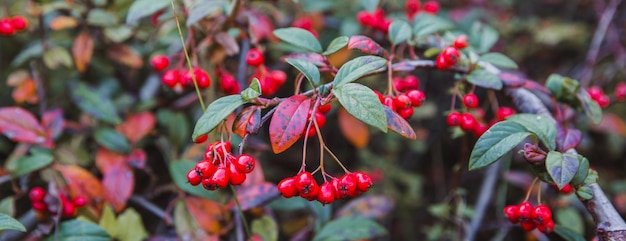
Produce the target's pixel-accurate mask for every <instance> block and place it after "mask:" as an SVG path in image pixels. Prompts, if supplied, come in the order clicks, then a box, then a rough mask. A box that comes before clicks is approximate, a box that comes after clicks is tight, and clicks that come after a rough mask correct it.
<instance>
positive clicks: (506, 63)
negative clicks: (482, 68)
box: [478, 53, 518, 69]
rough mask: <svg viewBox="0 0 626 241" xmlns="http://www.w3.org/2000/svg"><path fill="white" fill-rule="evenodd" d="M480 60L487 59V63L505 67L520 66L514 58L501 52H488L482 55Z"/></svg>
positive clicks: (514, 67)
mask: <svg viewBox="0 0 626 241" xmlns="http://www.w3.org/2000/svg"><path fill="white" fill-rule="evenodd" d="M478 60H480V61H485V62H487V63H490V64H493V65H495V66H499V67H503V68H510V69H517V68H518V66H517V64H516V63H515V62H514V61H513V60H512V59H510V58H509V57H507V56H506V55H504V54H501V53H486V54H483V55H482V56H480V58H479V59H478Z"/></svg>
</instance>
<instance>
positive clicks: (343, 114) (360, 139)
mask: <svg viewBox="0 0 626 241" xmlns="http://www.w3.org/2000/svg"><path fill="white" fill-rule="evenodd" d="M337 113H338V114H337V119H338V121H339V127H341V128H340V129H341V133H342V134H343V136H344V137H346V139H347V140H348V142H350V143H351V144H352V145H354V146H355V147H356V148H363V147H365V146H366V145H367V143H368V142H369V137H370V132H369V128H368V127H367V125H366V124H365V123H363V122H362V121H360V120H358V119H357V118H354V116H352V115H350V114H349V113H348V112H347V111H346V110H345V109H344V108H340V109H339V112H337Z"/></svg>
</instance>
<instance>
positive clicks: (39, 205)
mask: <svg viewBox="0 0 626 241" xmlns="http://www.w3.org/2000/svg"><path fill="white" fill-rule="evenodd" d="M32 207H33V209H34V210H35V211H38V212H46V211H48V205H47V204H46V203H45V202H43V201H38V202H33V203H32Z"/></svg>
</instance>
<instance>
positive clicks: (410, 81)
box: [404, 75, 420, 90]
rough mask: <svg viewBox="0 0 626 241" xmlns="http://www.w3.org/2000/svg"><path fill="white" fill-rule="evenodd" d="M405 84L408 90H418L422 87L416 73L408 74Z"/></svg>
mask: <svg viewBox="0 0 626 241" xmlns="http://www.w3.org/2000/svg"><path fill="white" fill-rule="evenodd" d="M404 85H405V86H406V89H407V90H416V89H418V88H419V87H420V80H419V79H418V78H417V76H415V75H407V76H406V77H404Z"/></svg>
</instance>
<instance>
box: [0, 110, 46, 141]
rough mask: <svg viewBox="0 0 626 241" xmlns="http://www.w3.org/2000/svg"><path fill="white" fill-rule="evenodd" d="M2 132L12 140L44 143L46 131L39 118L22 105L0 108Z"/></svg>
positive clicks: (0, 129)
mask: <svg viewBox="0 0 626 241" xmlns="http://www.w3.org/2000/svg"><path fill="white" fill-rule="evenodd" d="M0 132H1V133H2V134H4V135H5V136H7V137H8V138H9V139H11V140H12V141H16V142H24V143H32V144H42V143H44V142H45V141H46V131H45V130H44V129H43V127H41V125H40V124H39V122H38V121H37V118H35V116H34V115H33V114H31V113H30V112H28V111H26V110H24V109H22V108H20V107H4V108H0Z"/></svg>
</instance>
